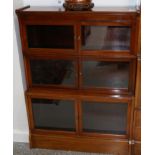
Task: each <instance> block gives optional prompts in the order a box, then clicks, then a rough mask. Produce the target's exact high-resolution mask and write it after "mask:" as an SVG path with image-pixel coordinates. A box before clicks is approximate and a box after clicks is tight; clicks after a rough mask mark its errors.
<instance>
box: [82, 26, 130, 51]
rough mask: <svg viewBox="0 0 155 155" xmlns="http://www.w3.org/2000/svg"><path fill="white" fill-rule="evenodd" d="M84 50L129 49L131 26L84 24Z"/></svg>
mask: <svg viewBox="0 0 155 155" xmlns="http://www.w3.org/2000/svg"><path fill="white" fill-rule="evenodd" d="M81 33H82V43H81V44H82V46H81V48H82V50H129V49H130V27H128V26H121V27H119V26H82V28H81Z"/></svg>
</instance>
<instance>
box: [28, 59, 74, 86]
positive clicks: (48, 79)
mask: <svg viewBox="0 0 155 155" xmlns="http://www.w3.org/2000/svg"><path fill="white" fill-rule="evenodd" d="M30 69H31V77H32V83H33V84H40V85H42V84H45V85H46V84H54V85H75V68H74V62H73V61H70V60H38V59H31V60H30Z"/></svg>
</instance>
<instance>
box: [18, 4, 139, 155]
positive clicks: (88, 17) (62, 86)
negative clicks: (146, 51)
mask: <svg viewBox="0 0 155 155" xmlns="http://www.w3.org/2000/svg"><path fill="white" fill-rule="evenodd" d="M16 13H17V15H18V20H19V27H20V35H21V42H22V52H23V58H24V65H25V73H26V81H27V90H26V92H25V96H26V106H27V113H28V121H29V131H30V146H31V147H33V148H36V147H39V148H52V149H65V150H77V151H88V152H101V153H109V154H115V155H129V154H134V155H140V53H139V51H140V41H139V40H140V13H139V12H138V11H137V10H135V9H134V8H96V7H95V8H93V10H91V11H73V12H72V11H65V10H64V9H63V8H57V7H54V8H53V7H30V6H27V7H24V8H21V9H17V10H16Z"/></svg>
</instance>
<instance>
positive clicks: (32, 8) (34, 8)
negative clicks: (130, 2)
mask: <svg viewBox="0 0 155 155" xmlns="http://www.w3.org/2000/svg"><path fill="white" fill-rule="evenodd" d="M17 11H22V12H69V13H70V12H71V13H77V12H79V13H81V12H82V13H84V12H87V13H88V12H89V13H91V12H92V13H94V12H105V13H111V12H112V13H115V12H116V13H134V12H137V11H138V10H137V9H136V7H94V8H92V9H91V10H89V11H66V10H65V8H63V7H53V6H26V7H23V8H21V9H17Z"/></svg>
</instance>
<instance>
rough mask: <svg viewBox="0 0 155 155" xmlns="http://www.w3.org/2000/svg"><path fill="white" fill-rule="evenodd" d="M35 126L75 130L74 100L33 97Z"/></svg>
mask: <svg viewBox="0 0 155 155" xmlns="http://www.w3.org/2000/svg"><path fill="white" fill-rule="evenodd" d="M31 101H32V111H33V117H34V124H35V128H38V129H52V130H65V131H66V130H67V131H75V110H74V109H75V108H74V102H73V101H67V100H49V99H32V100H31Z"/></svg>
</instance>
